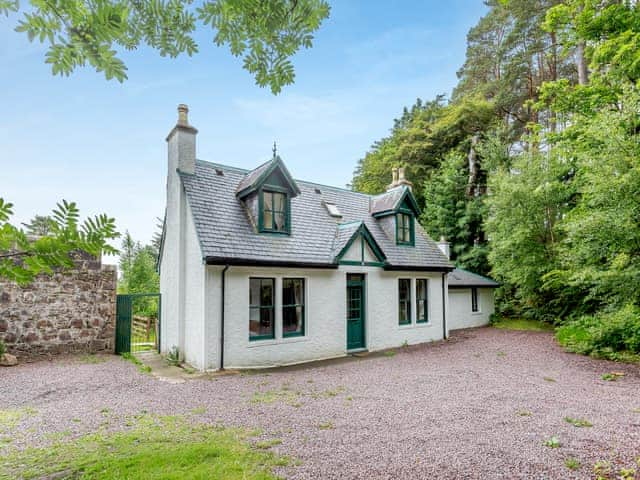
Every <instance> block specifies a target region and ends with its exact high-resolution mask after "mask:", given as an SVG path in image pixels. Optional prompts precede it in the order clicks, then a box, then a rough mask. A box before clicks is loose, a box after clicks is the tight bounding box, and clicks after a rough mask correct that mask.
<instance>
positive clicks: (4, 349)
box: [0, 340, 7, 358]
mask: <svg viewBox="0 0 640 480" xmlns="http://www.w3.org/2000/svg"><path fill="white" fill-rule="evenodd" d="M5 353H7V346H6V345H5V344H4V342H3V341H2V340H0V358H2V356H3V355H4V354H5Z"/></svg>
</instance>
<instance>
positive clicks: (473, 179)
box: [467, 133, 480, 197]
mask: <svg viewBox="0 0 640 480" xmlns="http://www.w3.org/2000/svg"><path fill="white" fill-rule="evenodd" d="M479 141H480V134H478V133H475V134H474V135H473V136H472V137H471V146H470V147H469V154H468V155H467V160H468V162H469V181H468V183H467V197H475V196H476V194H477V191H478V177H479V174H480V162H479V161H478V154H477V153H476V146H477V145H478V142H479Z"/></svg>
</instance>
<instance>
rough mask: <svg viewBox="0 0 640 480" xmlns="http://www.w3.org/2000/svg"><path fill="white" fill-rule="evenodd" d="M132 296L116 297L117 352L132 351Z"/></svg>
mask: <svg viewBox="0 0 640 480" xmlns="http://www.w3.org/2000/svg"><path fill="white" fill-rule="evenodd" d="M131 316H132V308H131V296H130V295H118V296H117V297H116V353H127V352H130V351H131Z"/></svg>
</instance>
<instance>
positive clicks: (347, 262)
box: [339, 260, 385, 268]
mask: <svg viewBox="0 0 640 480" xmlns="http://www.w3.org/2000/svg"><path fill="white" fill-rule="evenodd" d="M339 263H340V265H350V266H358V267H359V266H364V267H381V268H382V267H384V266H385V263H384V262H358V261H357V260H340V262H339Z"/></svg>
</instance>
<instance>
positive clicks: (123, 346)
mask: <svg viewBox="0 0 640 480" xmlns="http://www.w3.org/2000/svg"><path fill="white" fill-rule="evenodd" d="M141 297H158V337H157V339H156V341H157V343H158V353H160V324H161V317H162V301H161V300H162V297H161V295H160V294H159V293H129V294H123V295H116V344H115V353H116V354H122V353H130V352H131V327H132V324H131V321H132V319H133V299H135V298H141Z"/></svg>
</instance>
